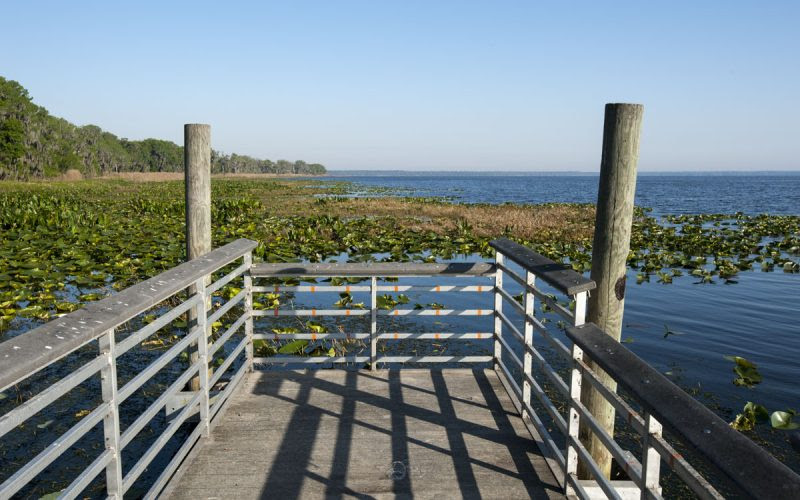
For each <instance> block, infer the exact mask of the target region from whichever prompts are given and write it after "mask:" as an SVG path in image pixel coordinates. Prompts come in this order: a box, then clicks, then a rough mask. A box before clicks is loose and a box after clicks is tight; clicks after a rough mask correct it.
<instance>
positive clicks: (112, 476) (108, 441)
mask: <svg viewBox="0 0 800 500" xmlns="http://www.w3.org/2000/svg"><path fill="white" fill-rule="evenodd" d="M98 347H99V349H100V353H101V354H102V355H103V356H105V357H106V359H107V361H108V362H107V364H106V366H104V367H103V368H102V369H101V370H100V389H101V391H102V396H103V403H108V406H109V410H108V413H107V414H106V416H105V417H103V436H104V440H105V447H106V450H109V451H111V452H112V453H113V458H112V459H111V462H109V463H108V465H107V466H106V494H107V495H108V497H109V498H122V494H123V491H122V450H120V449H119V436H120V429H119V404H118V403H117V354H116V342H115V340H114V330H113V329H112V330H108V331H107V332H105V333H103V335H101V336H100V338H99V339H98Z"/></svg>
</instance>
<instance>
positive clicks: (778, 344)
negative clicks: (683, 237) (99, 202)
mask: <svg viewBox="0 0 800 500" xmlns="http://www.w3.org/2000/svg"><path fill="white" fill-rule="evenodd" d="M329 179H331V180H342V181H349V182H355V183H358V184H359V185H361V186H365V187H370V188H376V187H379V188H392V189H393V190H397V194H400V195H404V196H446V197H450V198H452V199H453V200H454V201H459V202H469V203H504V202H512V203H544V202H594V201H595V200H596V196H597V183H598V177H597V176H596V175H519V174H498V175H481V174H477V175H476V174H474V173H469V174H468V173H458V174H452V173H451V174H444V173H435V174H424V175H420V174H408V175H397V174H395V175H388V176H386V175H363V174H358V175H356V174H348V175H332V176H330V177H329ZM364 194H365V195H372V196H374V195H375V193H374V192H373V193H371V194H370V193H369V191H368V190H365V191H364ZM636 202H637V204H638V205H641V206H646V207H652V208H653V209H654V213H655V214H657V215H658V214H680V213H734V212H737V211H741V212H744V213H749V214H756V213H769V214H800V175H799V174H798V173H789V174H783V175H779V174H765V175H641V176H640V177H639V179H638V183H637V196H636ZM737 279H738V284H730V285H726V284H723V283H722V280H716V281H717V283H714V284H695V282H696V280H694V279H692V278H691V277H682V278H677V279H675V281H674V283H673V284H670V285H664V284H659V283H656V282H655V280H654V281H653V282H651V283H643V284H641V285H635V284H634V283H636V273H635V272H631V273H630V275H629V277H628V283H630V285H629V287H628V292H627V295H626V307H625V320H624V328H623V334H622V336H623V339H628V341H629V343H627V344H626V346H628V347H629V348H630V349H632V350H633V351H634V352H636V353H637V354H638V355H640V356H641V357H643V358H644V359H645V360H647V361H648V362H650V363H651V364H653V365H654V366H655V367H656V368H657V369H659V370H660V371H662V372H664V373H667V374H668V376H670V377H671V378H672V379H673V380H674V381H675V382H676V383H678V384H679V385H681V386H682V387H684V388H686V389H687V390H689V389H695V390H697V391H698V394H699V396H698V397H699V398H700V399H701V400H703V401H704V402H705V403H707V404H709V405H710V406H711V407H713V408H714V409H715V410H716V411H717V412H718V413H720V415H721V416H723V418H726V419H727V420H729V421H730V420H732V419H733V417H734V416H735V415H736V413H738V412H740V411H741V408H742V406H743V405H744V404H745V403H746V402H747V401H755V402H757V403H760V404H763V405H765V406H766V407H767V408H768V410H769V411H770V412H772V411H775V410H785V409H787V408H794V409H800V388H798V384H799V383H800V361H798V360H800V275H798V274H789V273H783V272H780V271H778V272H769V273H765V272H760V271H745V272H742V273H740V274H739V276H738V278H737ZM412 300H416V299H412ZM420 300H421V299H420ZM665 326H666V327H668V328H669V330H670V331H674V332H677V333H678V335H672V336H669V337H668V338H666V339H665V338H664V331H665ZM462 331H464V330H463V328H462ZM726 355H737V356H742V357H745V358H747V359H749V360H751V361H753V362H755V363H756V364H757V365H758V368H759V370H760V372H761V374H762V375H763V377H764V380H763V382H762V383H761V384H759V385H757V386H755V387H754V388H752V389H747V388H742V387H736V386H734V385H733V384H732V380H733V379H734V378H735V377H734V374H733V372H732V363H731V362H730V361H728V360H726V359H724V357H723V356H726ZM703 393H706V394H705V395H703ZM759 436H760V437H761V438H763V439H764V440H766V442H768V443H769V444H768V445H767V446H768V447H769V448H770V449H771V450H772V451H773V452H774V453H779V454H781V453H782V454H784V460H785V461H786V463H787V464H789V465H790V466H792V467H793V468H795V470H800V454H797V453H796V452H794V451H792V450H791V448H789V446H788V444H787V436H788V434H787V433H785V432H783V431H772V430H771V429H770V428H769V425H768V424H767V425H762V426H761V428H760V431H759Z"/></svg>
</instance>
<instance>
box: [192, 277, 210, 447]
mask: <svg viewBox="0 0 800 500" xmlns="http://www.w3.org/2000/svg"><path fill="white" fill-rule="evenodd" d="M195 290H196V291H197V295H199V296H200V300H199V301H197V320H196V323H195V331H196V332H197V355H198V356H197V363H198V364H199V365H200V368H199V373H198V376H199V378H200V391H201V395H200V425H201V426H202V427H203V430H202V431H201V432H202V435H203V437H208V435H209V432H210V431H209V429H210V427H209V418H208V413H209V399H210V394H209V393H210V387H209V386H208V384H209V376H208V333H209V332H208V330H209V327H208V310H207V308H208V305H209V304H208V303H207V301H208V300H210V299H211V297H206V278H205V277H203V278H200V279H199V280H197V281H196V282H195Z"/></svg>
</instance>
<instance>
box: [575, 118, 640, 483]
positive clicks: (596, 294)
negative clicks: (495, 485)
mask: <svg viewBox="0 0 800 500" xmlns="http://www.w3.org/2000/svg"><path fill="white" fill-rule="evenodd" d="M643 113H644V107H643V106H642V105H641V104H619V103H615V104H606V109H605V124H604V128H603V152H602V159H601V163H600V186H599V190H598V194H597V214H596V219H595V228H594V242H593V243H592V272H591V277H592V279H593V280H594V281H595V282H596V283H597V289H596V290H593V291H592V294H591V297H590V298H589V311H588V317H587V320H588V321H589V322H592V323H595V324H596V325H597V326H598V327H600V329H601V330H603V331H604V332H606V333H607V334H608V335H610V336H611V337H613V338H614V339H615V340H617V341H619V339H620V336H621V335H622V313H623V309H624V307H625V272H626V270H627V260H628V253H629V252H630V241H631V224H632V222H633V201H634V194H635V192H636V165H637V163H638V161H639V137H640V135H641V128H642V115H643ZM587 363H588V364H589V365H590V366H591V367H592V369H593V370H595V372H596V373H598V375H599V376H600V380H602V382H603V383H604V384H605V385H607V386H608V387H610V388H611V389H612V390H614V391H616V383H615V382H614V380H613V379H611V377H609V376H608V375H607V374H606V373H605V372H603V371H602V370H601V369H600V367H598V366H597V365H595V364H594V363H592V362H591V360H587ZM581 402H582V403H583V404H584V405H585V406H586V408H587V409H588V410H589V412H590V413H591V414H592V415H593V416H594V418H595V419H596V420H597V421H598V423H599V424H600V425H601V426H602V427H603V428H604V429H605V430H606V431H607V432H608V433H609V434H610V435H612V436H613V435H614V407H613V406H611V403H609V402H608V401H606V399H605V398H604V397H603V396H602V394H600V393H599V392H597V391H596V390H594V389H593V387H592V385H591V384H590V383H588V382H587V383H584V384H583V392H582V393H581ZM580 437H581V441H582V442H583V443H584V446H586V448H587V449H588V451H589V453H591V455H592V458H593V459H594V460H595V462H597V464H598V465H599V467H600V470H601V471H603V473H604V474H605V476H606V477H610V474H611V454H610V453H609V452H608V450H606V448H605V446H604V445H603V443H602V442H601V441H600V440H599V439H598V438H597V437H596V436H594V435H593V434H592V433H591V432H590V431H589V429H588V428H587V427H586V426H585V425H581V430H580ZM578 477H580V478H581V479H590V478H591V472H589V469H588V467H586V466H585V464H581V465H580V466H579V468H578Z"/></svg>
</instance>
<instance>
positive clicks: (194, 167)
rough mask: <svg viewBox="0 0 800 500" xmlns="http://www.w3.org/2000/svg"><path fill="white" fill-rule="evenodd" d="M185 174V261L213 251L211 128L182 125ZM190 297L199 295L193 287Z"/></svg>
mask: <svg viewBox="0 0 800 500" xmlns="http://www.w3.org/2000/svg"><path fill="white" fill-rule="evenodd" d="M183 172H184V179H185V181H186V260H192V259H196V258H198V257H201V256H203V255H205V254H207V253H208V252H210V251H211V126H210V125H203V124H199V123H187V124H186V125H184V126H183ZM189 293H190V294H194V293H197V291H196V290H195V289H194V287H191V288H190V289H189ZM196 319H197V311H195V310H191V311H190V312H189V324H190V325H194V324H196V323H197V321H196ZM189 358H190V361H191V362H192V363H195V362H196V361H197V359H198V358H199V355H198V350H197V346H194V347H193V348H192V349H191V353H190V355H189ZM190 389H191V390H193V391H197V390H200V377H199V376H198V377H194V378H193V379H192V381H191V383H190Z"/></svg>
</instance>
